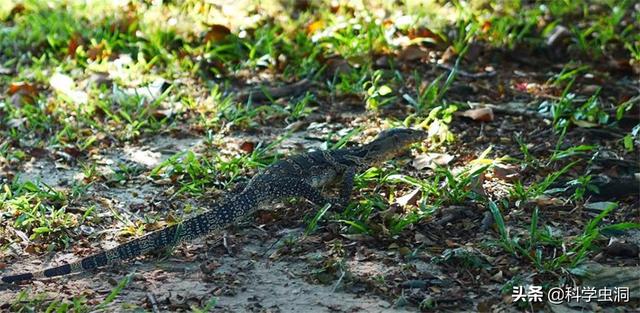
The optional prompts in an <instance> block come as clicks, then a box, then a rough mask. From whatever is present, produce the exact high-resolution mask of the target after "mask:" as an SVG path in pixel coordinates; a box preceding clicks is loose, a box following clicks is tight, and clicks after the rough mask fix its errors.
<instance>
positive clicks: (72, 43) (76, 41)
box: [67, 33, 82, 58]
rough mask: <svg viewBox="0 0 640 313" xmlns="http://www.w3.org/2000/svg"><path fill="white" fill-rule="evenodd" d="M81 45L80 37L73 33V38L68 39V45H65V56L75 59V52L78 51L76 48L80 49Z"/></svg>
mask: <svg viewBox="0 0 640 313" xmlns="http://www.w3.org/2000/svg"><path fill="white" fill-rule="evenodd" d="M81 44H82V36H81V35H80V34H78V33H75V34H74V35H73V37H71V39H69V43H68V44H67V54H68V55H69V56H70V57H72V58H75V57H76V50H77V49H78V47H80V45H81Z"/></svg>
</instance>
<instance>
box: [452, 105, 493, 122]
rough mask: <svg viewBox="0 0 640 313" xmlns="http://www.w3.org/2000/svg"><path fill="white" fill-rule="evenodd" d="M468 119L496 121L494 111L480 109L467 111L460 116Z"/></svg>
mask: <svg viewBox="0 0 640 313" xmlns="http://www.w3.org/2000/svg"><path fill="white" fill-rule="evenodd" d="M459 115H460V116H464V117H468V118H470V119H472V120H474V121H480V122H491V121H493V119H494V115H493V110H492V109H491V108H478V109H471V110H466V111H464V112H462V113H460V114H459Z"/></svg>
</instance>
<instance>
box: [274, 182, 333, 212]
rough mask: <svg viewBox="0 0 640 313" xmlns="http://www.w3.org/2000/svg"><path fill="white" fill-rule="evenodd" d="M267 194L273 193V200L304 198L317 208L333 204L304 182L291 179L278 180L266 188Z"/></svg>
mask: <svg viewBox="0 0 640 313" xmlns="http://www.w3.org/2000/svg"><path fill="white" fill-rule="evenodd" d="M268 190H269V192H271V193H273V195H272V196H273V197H272V198H273V199H283V198H289V197H301V198H305V199H307V200H309V201H311V202H313V204H315V205H317V206H323V205H325V204H327V203H333V201H330V200H329V199H327V198H326V197H325V196H324V195H322V193H321V192H320V190H318V189H316V188H313V187H312V186H311V185H309V184H308V183H306V182H305V181H303V180H301V179H297V178H292V177H283V178H279V179H278V181H276V182H274V183H273V184H271V185H270V186H269V187H268Z"/></svg>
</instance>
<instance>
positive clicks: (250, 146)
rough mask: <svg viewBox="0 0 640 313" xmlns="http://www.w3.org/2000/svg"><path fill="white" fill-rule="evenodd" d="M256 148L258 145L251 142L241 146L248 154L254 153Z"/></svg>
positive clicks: (245, 142)
mask: <svg viewBox="0 0 640 313" xmlns="http://www.w3.org/2000/svg"><path fill="white" fill-rule="evenodd" d="M255 147H256V144H255V143H253V142H251V141H244V142H242V143H241V144H240V150H242V151H244V152H245V153H247V154H249V153H251V152H253V149H254V148H255Z"/></svg>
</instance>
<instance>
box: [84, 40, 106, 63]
mask: <svg viewBox="0 0 640 313" xmlns="http://www.w3.org/2000/svg"><path fill="white" fill-rule="evenodd" d="M105 48H106V42H105V41H104V40H102V41H101V42H100V43H98V44H96V45H93V46H92V47H91V48H89V51H87V57H88V58H89V59H90V60H93V61H96V60H98V61H99V60H103V59H107V58H109V56H110V55H111V52H110V51H108V49H105Z"/></svg>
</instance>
